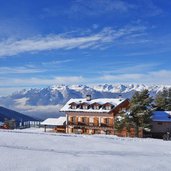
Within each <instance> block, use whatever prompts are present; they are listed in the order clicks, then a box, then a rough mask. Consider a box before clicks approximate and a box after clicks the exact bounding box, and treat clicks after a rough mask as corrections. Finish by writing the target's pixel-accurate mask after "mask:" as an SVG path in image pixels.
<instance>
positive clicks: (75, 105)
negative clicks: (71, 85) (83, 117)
mask: <svg viewBox="0 0 171 171" xmlns="http://www.w3.org/2000/svg"><path fill="white" fill-rule="evenodd" d="M69 105H70V108H71V109H77V106H78V105H77V103H75V102H72V103H70V104H69Z"/></svg>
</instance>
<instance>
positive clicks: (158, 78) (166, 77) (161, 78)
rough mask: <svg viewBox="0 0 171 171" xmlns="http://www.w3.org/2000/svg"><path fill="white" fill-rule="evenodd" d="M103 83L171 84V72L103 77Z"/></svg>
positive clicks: (101, 78)
mask: <svg viewBox="0 0 171 171" xmlns="http://www.w3.org/2000/svg"><path fill="white" fill-rule="evenodd" d="M99 80H101V81H103V82H104V81H105V82H110V83H116V82H119V83H144V84H171V71H170V70H159V71H153V72H147V73H142V74H138V73H134V74H132V73H129V74H117V75H110V74H108V75H103V76H102V77H100V78H99Z"/></svg>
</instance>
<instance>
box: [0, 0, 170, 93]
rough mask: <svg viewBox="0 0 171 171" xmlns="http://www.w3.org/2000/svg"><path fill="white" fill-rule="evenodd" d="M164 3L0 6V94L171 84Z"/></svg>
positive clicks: (71, 1)
mask: <svg viewBox="0 0 171 171" xmlns="http://www.w3.org/2000/svg"><path fill="white" fill-rule="evenodd" d="M170 9H171V1H169V0H148V1H147V0H86V1H85V0H61V1H60V0H59V1H56V0H51V1H48V0H36V1H35V0H34V1H33V0H22V1H18V0H0V83H1V85H0V95H4V94H9V93H11V92H12V91H15V90H18V89H22V88H30V87H33V88H34V87H46V86H48V85H52V84H67V85H68V84H103V83H112V84H113V83H114V84H115V83H126V84H130V83H143V84H171V32H170V30H171V11H170Z"/></svg>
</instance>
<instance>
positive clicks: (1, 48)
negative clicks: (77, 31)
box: [0, 26, 146, 57]
mask: <svg viewBox="0 0 171 171" xmlns="http://www.w3.org/2000/svg"><path fill="white" fill-rule="evenodd" d="M145 29H146V28H145V27H144V26H141V27H140V26H137V27H136V26H127V27H124V28H121V29H117V30H116V29H113V28H110V27H108V28H104V29H103V30H101V31H100V32H98V33H94V34H90V35H86V36H76V37H74V35H73V36H71V35H69V36H68V35H67V34H66V35H65V34H62V35H49V36H46V37H34V38H28V39H23V40H6V41H3V42H0V56H1V57H4V56H13V55H17V54H20V53H24V52H39V51H45V50H57V49H65V50H69V49H74V48H79V49H86V48H89V49H92V48H100V47H105V46H107V45H110V44H112V43H113V42H115V41H117V40H119V39H124V37H125V36H129V35H133V34H137V33H138V32H144V30H145Z"/></svg>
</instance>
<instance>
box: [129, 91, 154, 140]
mask: <svg viewBox="0 0 171 171" xmlns="http://www.w3.org/2000/svg"><path fill="white" fill-rule="evenodd" d="M152 101H153V100H152V98H151V97H150V96H149V92H148V90H143V91H141V92H135V94H134V95H133V96H132V98H131V101H130V103H131V104H130V116H131V117H132V119H131V120H132V122H133V123H134V125H135V133H136V136H137V137H138V134H139V128H140V127H141V128H142V129H144V128H150V123H151V113H152V112H151V104H152Z"/></svg>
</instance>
